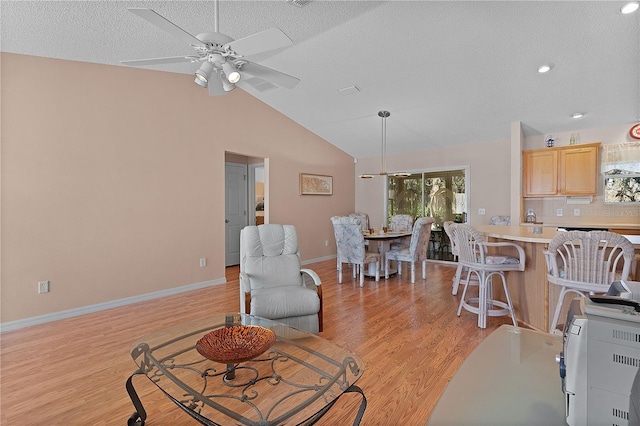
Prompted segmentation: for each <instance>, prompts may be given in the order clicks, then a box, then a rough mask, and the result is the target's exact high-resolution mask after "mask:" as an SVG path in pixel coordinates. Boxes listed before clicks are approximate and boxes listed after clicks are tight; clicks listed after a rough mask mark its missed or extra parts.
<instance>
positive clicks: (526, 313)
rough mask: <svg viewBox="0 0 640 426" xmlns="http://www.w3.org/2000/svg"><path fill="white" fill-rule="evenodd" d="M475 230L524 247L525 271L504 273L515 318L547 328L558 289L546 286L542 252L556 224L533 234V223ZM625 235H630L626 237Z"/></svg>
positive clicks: (539, 327) (555, 302) (553, 235)
mask: <svg viewBox="0 0 640 426" xmlns="http://www.w3.org/2000/svg"><path fill="white" fill-rule="evenodd" d="M476 229H477V230H478V232H480V233H482V234H484V235H486V236H487V237H488V239H489V240H490V241H494V242H501V241H502V242H504V241H506V242H514V243H516V244H518V245H520V246H521V247H522V248H523V249H524V252H525V256H526V264H525V270H524V272H508V273H507V285H508V286H509V293H511V297H512V299H513V305H514V308H515V310H516V316H517V317H518V320H520V321H522V322H523V323H525V324H527V325H529V326H531V327H532V328H534V329H536V330H542V331H548V330H549V326H550V325H551V317H552V316H553V309H554V307H555V306H556V304H557V303H558V297H559V296H560V288H559V287H558V286H555V285H549V282H548V281H547V264H546V260H545V257H544V251H545V250H546V249H547V247H548V245H549V242H550V241H551V240H552V239H553V237H555V235H556V233H557V232H558V230H557V229H556V228H555V227H541V230H542V233H539V234H536V233H534V232H533V227H532V226H500V225H480V226H477V227H476ZM625 231H626V232H629V233H631V232H635V231H631V230H625ZM627 238H630V237H629V236H627ZM632 243H634V247H635V248H636V253H638V251H639V249H640V246H639V245H638V244H637V243H636V241H635V240H632ZM501 250H504V249H501ZM504 253H505V254H509V255H513V256H517V253H515V250H514V251H513V253H511V252H506V251H505V252H504ZM550 310H551V313H550ZM565 310H566V308H565ZM564 315H565V312H562V314H561V315H560V318H564Z"/></svg>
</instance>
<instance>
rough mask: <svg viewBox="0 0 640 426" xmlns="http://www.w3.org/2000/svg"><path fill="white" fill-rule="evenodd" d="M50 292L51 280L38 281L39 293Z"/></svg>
mask: <svg viewBox="0 0 640 426" xmlns="http://www.w3.org/2000/svg"><path fill="white" fill-rule="evenodd" d="M42 293H49V281H38V294H42Z"/></svg>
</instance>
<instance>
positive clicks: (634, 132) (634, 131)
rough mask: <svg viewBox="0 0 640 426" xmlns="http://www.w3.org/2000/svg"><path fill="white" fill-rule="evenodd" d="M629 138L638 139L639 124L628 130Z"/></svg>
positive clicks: (639, 133)
mask: <svg viewBox="0 0 640 426" xmlns="http://www.w3.org/2000/svg"><path fill="white" fill-rule="evenodd" d="M629 136H631V137H632V138H634V139H640V123H638V124H636V125H635V126H633V127H632V128H631V130H629Z"/></svg>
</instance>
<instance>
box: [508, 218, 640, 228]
mask: <svg viewBox="0 0 640 426" xmlns="http://www.w3.org/2000/svg"><path fill="white" fill-rule="evenodd" d="M638 222H639V223H636V224H633V223H628V222H627V223H613V222H607V223H596V222H580V223H577V222H571V223H559V222H545V221H544V220H542V221H541V225H542V226H544V227H550V228H563V227H571V228H606V229H634V230H640V218H638ZM533 225H534V224H533V223H527V222H523V223H521V224H520V226H533Z"/></svg>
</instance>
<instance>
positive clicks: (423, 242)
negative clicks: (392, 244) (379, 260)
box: [384, 217, 435, 283]
mask: <svg viewBox="0 0 640 426" xmlns="http://www.w3.org/2000/svg"><path fill="white" fill-rule="evenodd" d="M434 222H435V219H434V218H432V217H421V218H419V219H418V220H416V223H415V225H414V227H413V231H412V234H411V242H410V244H409V247H408V248H391V250H389V251H388V252H386V253H385V257H384V277H385V278H389V261H390V260H397V261H398V275H402V262H411V282H412V283H415V282H416V262H422V279H423V280H424V279H426V278H427V275H426V274H427V244H429V238H431V224H432V223H434Z"/></svg>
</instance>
